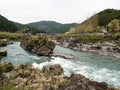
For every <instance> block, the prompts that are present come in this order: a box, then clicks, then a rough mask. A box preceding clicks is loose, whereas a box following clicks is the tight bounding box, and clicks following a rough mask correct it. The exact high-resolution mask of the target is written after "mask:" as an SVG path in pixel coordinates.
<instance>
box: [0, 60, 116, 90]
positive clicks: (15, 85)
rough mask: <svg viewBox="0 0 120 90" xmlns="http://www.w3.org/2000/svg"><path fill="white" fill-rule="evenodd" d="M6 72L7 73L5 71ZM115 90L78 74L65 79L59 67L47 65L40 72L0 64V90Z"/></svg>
mask: <svg viewBox="0 0 120 90" xmlns="http://www.w3.org/2000/svg"><path fill="white" fill-rule="evenodd" d="M6 70H7V71H6ZM7 88H10V90H14V89H15V90H116V89H114V88H112V87H111V86H109V85H107V84H106V83H104V82H101V83H98V82H96V81H91V80H89V79H87V78H85V77H84V76H82V75H80V74H72V75H71V76H70V77H67V76H65V75H64V73H63V69H62V68H61V66H60V65H58V64H56V65H47V66H44V67H43V69H42V70H37V69H35V68H34V67H33V66H32V65H25V64H22V65H19V66H16V67H13V65H12V64H11V63H7V62H5V63H3V64H0V90H6V89H7Z"/></svg>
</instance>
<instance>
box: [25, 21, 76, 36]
mask: <svg viewBox="0 0 120 90" xmlns="http://www.w3.org/2000/svg"><path fill="white" fill-rule="evenodd" d="M27 25H28V26H32V27H35V28H38V29H39V28H40V29H44V31H45V32H47V33H48V34H53V33H65V32H67V31H69V29H70V28H71V27H74V25H75V24H74V23H72V24H61V23H58V22H55V21H40V22H33V23H29V24H27Z"/></svg>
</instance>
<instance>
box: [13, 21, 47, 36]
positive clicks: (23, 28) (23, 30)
mask: <svg viewBox="0 0 120 90" xmlns="http://www.w3.org/2000/svg"><path fill="white" fill-rule="evenodd" d="M14 23H15V25H16V27H17V29H18V32H20V33H31V34H37V33H46V32H45V31H43V30H42V29H37V28H34V27H31V26H27V25H24V24H20V23H16V22H14Z"/></svg>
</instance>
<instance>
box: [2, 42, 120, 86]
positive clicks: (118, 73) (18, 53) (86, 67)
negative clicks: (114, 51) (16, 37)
mask: <svg viewBox="0 0 120 90" xmlns="http://www.w3.org/2000/svg"><path fill="white" fill-rule="evenodd" d="M0 49H4V50H7V52H8V55H7V56H6V57H4V58H2V60H1V63H2V62H5V61H7V62H12V63H13V64H14V65H19V64H32V65H33V66H34V67H36V68H39V69H41V68H42V67H43V66H44V65H53V64H60V65H61V66H62V67H63V69H64V74H65V75H67V76H70V74H71V73H77V74H82V75H84V76H86V77H87V78H89V79H91V80H95V81H98V82H106V83H108V84H109V85H111V86H114V87H120V59H116V58H113V57H108V56H101V55H97V54H92V53H86V52H80V51H74V50H71V49H68V48H64V47H60V46H56V47H55V49H54V52H58V53H66V54H72V55H74V56H75V59H74V60H66V59H63V58H60V57H51V58H49V57H45V56H41V57H40V56H37V55H35V54H33V53H30V52H28V51H26V50H24V49H23V48H21V47H20V42H14V43H13V44H10V45H7V46H5V47H0Z"/></svg>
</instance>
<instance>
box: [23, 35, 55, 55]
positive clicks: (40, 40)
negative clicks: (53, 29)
mask: <svg viewBox="0 0 120 90" xmlns="http://www.w3.org/2000/svg"><path fill="white" fill-rule="evenodd" d="M21 47H23V48H24V49H26V50H29V51H31V52H33V53H35V54H37V55H39V56H49V55H50V54H52V53H53V50H54V48H55V43H54V42H53V41H50V40H49V38H48V37H47V36H43V35H42V36H24V37H22V39H21Z"/></svg>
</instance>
